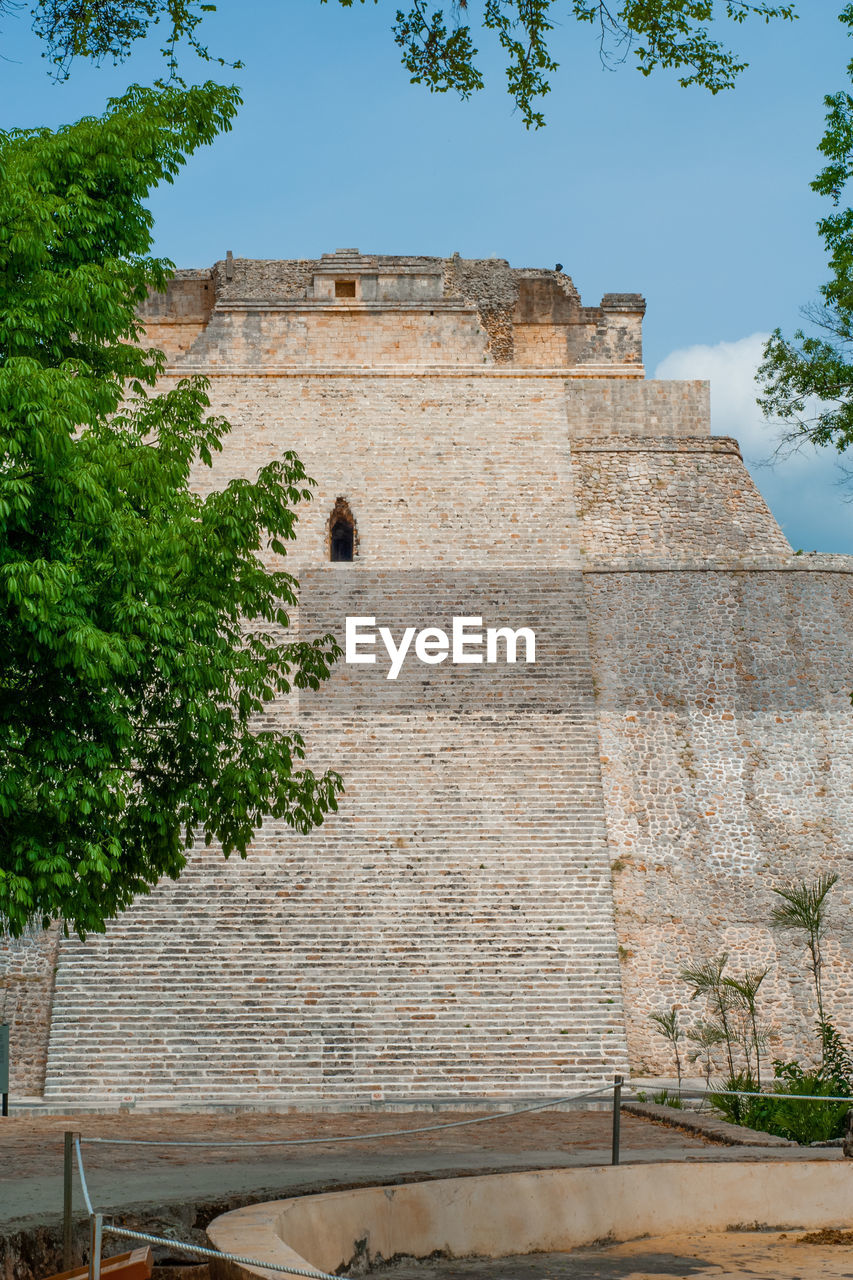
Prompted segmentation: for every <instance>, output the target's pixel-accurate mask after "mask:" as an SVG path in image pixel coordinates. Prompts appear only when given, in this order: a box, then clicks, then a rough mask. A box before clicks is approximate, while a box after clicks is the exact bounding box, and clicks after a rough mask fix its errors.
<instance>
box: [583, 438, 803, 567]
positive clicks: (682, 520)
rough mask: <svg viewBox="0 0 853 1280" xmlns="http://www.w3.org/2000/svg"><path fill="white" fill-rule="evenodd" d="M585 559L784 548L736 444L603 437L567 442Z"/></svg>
mask: <svg viewBox="0 0 853 1280" xmlns="http://www.w3.org/2000/svg"><path fill="white" fill-rule="evenodd" d="M572 455H573V458H574V461H575V468H576V484H577V491H578V494H579V501H578V515H579V516H580V520H581V528H582V533H581V538H582V546H583V552H584V555H585V556H586V557H587V561H588V562H589V561H590V560H593V559H594V560H601V561H604V562H605V563H606V564H607V565H609V566H610V567H614V568H615V567H616V566H618V565H624V566H630V565H632V564H634V563H636V562H637V561H638V560H643V561H649V560H652V561H656V562H658V563H660V564H665V565H669V566H675V565H679V564H695V563H697V561H698V562H701V561H702V560H704V559H707V558H711V559H713V560H714V561H715V562H716V563H719V562H721V561H724V562H726V563H728V564H737V563H739V562H741V561H743V560H746V561H748V562H749V563H753V564H754V563H755V562H756V560H757V559H765V560H767V561H772V560H773V558H774V557H775V558H776V560H777V561H786V560H788V558H789V557H790V554H791V549H790V547H789V545H788V542H787V539H786V538H785V536H784V534H783V533H782V531H781V529H780V528H779V526H778V524H777V523H776V521H775V520H774V518H773V516H772V515H771V514H770V512H769V510H768V509H767V506H766V504H765V502H764V500H763V498H762V497H761V494H760V493H759V492H758V490H757V489H756V487H755V485H754V483H753V481H752V478H751V476H750V475H749V472H748V471H747V470H746V468H745V467H744V465H743V462H742V460H741V456H740V450H739V449H738V447H737V444H736V443H735V441H734V440H726V439H722V438H714V439H711V438H710V437H707V438H705V439H704V440H703V439H690V438H687V439H677V438H673V437H670V438H663V439H636V438H633V439H632V438H628V439H626V438H625V437H619V436H609V437H608V436H601V437H599V439H598V440H597V441H595V442H593V441H592V440H591V439H587V440H583V441H581V442H579V443H577V444H575V445H574V447H573V450H572Z"/></svg>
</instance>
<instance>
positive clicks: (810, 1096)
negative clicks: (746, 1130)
mask: <svg viewBox="0 0 853 1280" xmlns="http://www.w3.org/2000/svg"><path fill="white" fill-rule="evenodd" d="M681 1096H682V1097H683V1098H690V1099H696V1098H698V1099H700V1100H701V1101H703V1102H704V1101H705V1099H706V1098H713V1097H722V1098H770V1099H772V1100H773V1101H776V1100H777V1099H790V1100H791V1101H793V1102H846V1103H847V1104H848V1106H851V1107H853V1098H851V1097H847V1098H836V1097H829V1096H828V1095H827V1094H824V1093H766V1092H764V1091H762V1092H760V1093H748V1092H747V1091H746V1090H744V1089H709V1090H708V1091H707V1092H706V1093H688V1092H687V1091H686V1090H682V1093H681Z"/></svg>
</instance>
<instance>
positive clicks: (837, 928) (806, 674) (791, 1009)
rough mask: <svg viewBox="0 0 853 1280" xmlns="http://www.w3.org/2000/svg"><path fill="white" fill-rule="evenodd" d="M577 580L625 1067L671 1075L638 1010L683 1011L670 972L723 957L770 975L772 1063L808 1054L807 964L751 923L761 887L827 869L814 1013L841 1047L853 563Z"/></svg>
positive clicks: (847, 934) (762, 897) (759, 915)
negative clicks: (594, 715)
mask: <svg viewBox="0 0 853 1280" xmlns="http://www.w3.org/2000/svg"><path fill="white" fill-rule="evenodd" d="M827 562H829V565H830V566H832V567H831V568H828V567H827ZM821 564H823V567H822V568H821V567H820V566H821ZM586 583H587V599H588V602H589V619H590V632H591V637H592V640H591V644H592V654H593V671H594V678H595V682H596V690H597V697H598V715H599V731H600V736H601V760H602V773H603V779H604V793H605V806H606V812H607V825H608V840H609V847H610V855H611V859H612V869H613V881H614V886H615V889H614V892H615V899H616V911H617V925H618V932H619V941H620V956H621V960H622V979H623V986H624V991H625V1001H626V1009H627V1011H628V1013H627V1017H628V1043H629V1054H630V1057H631V1061H632V1066H633V1067H634V1069H635V1070H637V1069H642V1068H649V1069H653V1070H659V1071H664V1070H666V1071H670V1070H671V1069H672V1068H671V1061H670V1058H669V1057H668V1055H667V1053H666V1050H665V1047H664V1045H663V1042H662V1041H661V1040H660V1038H659V1037H657V1036H655V1035H653V1034H652V1033H651V1028H650V1024H649V1022H648V1014H649V1012H651V1011H653V1010H655V1009H661V1008H668V1007H669V1006H670V1005H671V1004H673V1003H675V1004H677V1005H679V1006H680V1007H681V1008H682V1009H683V1010H684V1012H685V1015H687V1016H689V1015H690V1013H691V1012H692V1010H691V1008H690V1007H688V1000H687V997H688V995H689V992H688V990H687V988H686V987H685V986H684V984H683V983H681V982H679V980H678V974H679V971H680V969H681V967H682V966H683V965H685V964H687V963H689V962H691V961H693V960H702V959H707V958H710V957H711V956H713V955H716V954H718V953H719V952H721V951H728V952H729V953H730V956H731V966H732V971H733V972H735V973H738V972H742V971H743V968H744V967H745V966H751V967H756V966H760V967H764V966H766V965H771V966H772V973H771V977H770V978H768V979H767V981H766V982H765V985H764V987H763V988H762V1001H761V1007H762V1008H763V1010H764V1012H765V1015H766V1017H767V1020H768V1021H769V1022H770V1023H771V1025H772V1026H773V1027H774V1028H775V1030H776V1032H777V1033H778V1038H777V1039H775V1040H774V1041H772V1042H771V1046H770V1049H771V1054H772V1056H777V1057H786V1056H790V1055H792V1054H793V1053H794V1052H795V1051H800V1050H802V1047H803V1046H804V1045H806V1044H808V1043H809V1042H812V1041H813V1034H812V1032H813V1022H814V1017H815V1011H814V1007H813V999H812V995H811V984H810V981H809V980H808V975H807V972H806V969H805V960H804V956H803V953H802V950H801V949H799V948H798V947H797V945H796V944H795V943H794V942H793V941H792V939H791V937H790V935H788V936H786V935H778V934H775V933H773V932H772V931H771V930H770V929H769V928H768V917H769V914H770V910H771V907H772V903H773V897H772V894H771V892H770V889H771V886H772V885H779V884H784V883H785V882H786V881H788V880H790V879H791V878H794V879H800V878H807V879H811V878H814V877H815V876H817V875H818V874H819V873H820V872H822V871H826V870H836V871H838V872H839V874H840V875H841V883H840V884H839V885H838V886H837V887H836V889H835V890H834V891H833V896H832V919H833V927H832V932H831V937H830V939H829V941H828V943H827V948H826V950H827V971H826V974H825V983H826V990H827V1006H828V1011H829V1013H830V1016H831V1018H832V1019H833V1020H834V1021H836V1022H837V1025H838V1027H839V1029H840V1030H841V1031H842V1033H843V1034H844V1035H845V1036H846V1037H847V1038H848V1040H849V1039H850V1038H851V1037H853V930H851V925H850V921H851V905H853V875H851V844H850V832H851V824H853V746H851V743H853V735H851V714H853V713H851V705H850V690H851V688H853V666H851V635H853V562H851V561H850V560H846V559H844V558H843V557H823V558H821V559H820V560H819V562H818V566H817V567H815V568H810V567H809V565H808V564H807V563H802V562H800V561H799V558H797V559H794V560H793V561H792V562H789V567H787V568H786V569H778V570H775V571H762V570H754V571H743V572H733V571H731V570H730V569H729V568H728V566H727V565H726V564H725V563H722V564H719V565H708V566H705V567H704V568H703V569H696V570H693V571H689V570H686V571H681V572H679V571H668V570H666V569H664V568H662V567H661V566H660V565H650V566H649V568H648V570H644V569H643V568H642V567H641V566H640V565H637V566H635V569H634V571H633V572H600V573H590V574H588V575H587V576H586Z"/></svg>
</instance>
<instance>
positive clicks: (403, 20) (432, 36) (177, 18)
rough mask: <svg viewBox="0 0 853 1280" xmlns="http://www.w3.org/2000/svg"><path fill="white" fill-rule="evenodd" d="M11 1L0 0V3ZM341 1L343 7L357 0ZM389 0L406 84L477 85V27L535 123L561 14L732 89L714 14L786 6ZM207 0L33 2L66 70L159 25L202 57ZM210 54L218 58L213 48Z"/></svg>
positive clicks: (692, 0)
mask: <svg viewBox="0 0 853 1280" xmlns="http://www.w3.org/2000/svg"><path fill="white" fill-rule="evenodd" d="M16 2H17V0H0V12H2V11H3V9H4V8H5V9H9V8H11V7H13V5H14V4H15V3H16ZM321 2H322V3H326V2H327V0H321ZM338 2H339V3H340V4H341V5H343V6H344V7H345V8H352V7H353V6H354V5H355V3H356V0H338ZM357 2H358V3H360V4H365V3H366V2H367V0H357ZM373 2H374V4H379V3H380V0H373ZM396 3H397V0H395V16H394V19H393V21H392V23H391V29H392V31H393V35H394V39H395V40H396V43H397V44H398V46H399V47H400V50H401V52H402V60H403V65H404V66H405V68H406V69H407V71H408V72H409V73H410V75H411V78H412V81H413V82H414V83H417V84H424V85H426V86H427V87H428V88H429V89H430V90H432V91H433V92H436V93H445V92H447V91H448V90H454V91H455V92H457V93H459V94H461V95H462V97H468V96H469V95H470V94H471V93H473V92H475V91H476V90H477V89H481V88H482V87H483V83H484V81H483V74H482V72H481V71H480V69H479V67H478V66H477V62H476V58H477V54H478V50H477V48H476V46H475V35H474V30H475V29H476V28H479V29H480V31H481V32H482V33H484V34H485V35H486V36H487V38H497V40H498V41H499V43H500V45H501V48H502V51H503V56H504V59H505V64H506V77H507V90H508V92H509V94H510V97H511V98H512V100H513V102H514V103H515V104H516V106H517V107H518V109H519V111H520V112H521V116H522V119H523V120H524V123H525V124H526V125H527V126H528V127H530V126H531V125H532V126H535V127H538V126H539V125H542V124H544V116H543V114H542V112H541V110H539V109H538V108H537V104H538V102H539V101H540V99H541V98H542V97H543V96H544V95H545V94H546V93H548V91H549V89H550V81H549V79H548V76H549V75H550V74H551V73H553V72H554V71H556V70H557V69H558V64H557V62H556V61H555V59H554V56H553V53H552V50H551V45H550V40H551V33H552V32H553V30H554V28H555V26H557V25H558V24H562V23H563V22H564V21H565V19H566V18H574V19H576V20H577V21H579V22H582V23H584V24H587V25H589V26H591V27H592V28H594V30H595V32H596V34H597V38H598V46H599V50H600V54H601V57H602V59H603V60H604V61H605V62H606V63H608V64H612V63H614V62H617V61H624V60H625V59H626V58H627V57H629V56H633V57H634V58H635V59H636V65H637V67H638V68H639V70H640V71H641V72H642V73H643V75H650V74H651V72H652V71H654V70H656V69H657V68H663V69H671V70H675V71H676V72H678V79H679V83H680V84H682V85H693V84H697V85H703V86H704V87H705V88H706V89H709V90H710V91H711V93H717V92H719V90H721V89H729V88H731V87H732V85H733V84H734V82H735V80H736V78H737V76H738V74H739V73H740V72H741V71H743V69H744V68H745V66H746V65H747V64H746V63H745V62H742V61H738V58H737V55H736V54H735V53H734V52H733V51H732V50H731V49H730V48H728V47H727V45H726V44H725V43H724V42H723V41H721V40H719V39H717V38H716V36H715V35H713V34H712V31H711V28H712V26H713V25H714V23H716V22H717V21H718V20H720V19H723V18H725V19H728V20H730V21H731V22H733V23H735V24H739V23H742V22H744V21H746V19H747V18H749V17H757V18H760V19H762V20H763V21H764V22H770V21H772V20H774V19H776V18H782V19H791V18H793V17H794V16H795V14H794V5H793V3H788V2H786V0H783V2H782V3H768V2H767V0H755V2H750V0H617V3H616V4H613V5H608V4H607V3H606V0H483V2H482V4H481V5H480V6H479V7H478V13H477V17H476V19H475V20H474V22H473V24H472V21H471V17H470V14H469V6H468V3H467V0H455V3H451V6H450V13H449V15H448V14H446V13H445V10H444V9H443V8H440V7H436V6H435V5H434V4H433V3H432V2H431V0H409V7H408V8H407V9H405V10H403V9H398V8H396ZM215 7H216V6H215V5H212V4H207V3H203V2H202V0H37V3H36V4H35V7H34V9H33V11H32V12H33V24H34V29H35V30H36V32H37V34H38V35H40V36H41V37H42V38H43V39H44V40H45V41H46V48H47V56H48V57H49V58H50V59H51V60H52V62H53V63H54V65H55V67H56V68H57V69H58V71H59V73H60V74H61V75H64V74H67V71H68V68H69V66H70V64H71V62H72V60H73V59H74V58H75V57H88V58H93V59H95V60H96V61H99V60H101V59H104V58H111V59H113V60H114V61H122V60H123V59H124V58H126V57H127V56H128V54H129V52H130V49H131V45H132V44H133V43H134V41H136V40H137V39H139V38H140V37H142V36H145V35H146V34H147V33H148V31H149V29H150V28H151V27H152V26H156V25H158V24H162V27H161V29H162V30H163V31H164V33H165V46H164V53H165V54H166V56H167V57H168V59H169V62H170V64H171V66H172V67H173V68H174V67H175V65H176V49H177V47H178V45H179V43H180V42H181V41H182V40H186V41H187V42H188V43H189V44H190V45H191V46H192V48H194V49H195V51H196V53H198V54H200V55H201V56H202V57H203V58H206V59H208V58H210V54H209V52H208V49H207V46H206V45H204V44H203V43H202V42H201V39H200V35H199V30H198V28H199V25H200V24H201V22H202V20H203V17H204V14H205V13H209V12H212V11H213V10H214V9H215ZM215 60H216V61H218V62H220V63H222V64H223V65H226V64H224V60H223V59H221V58H217V59H215ZM230 65H234V66H239V65H240V64H239V63H233V64H230Z"/></svg>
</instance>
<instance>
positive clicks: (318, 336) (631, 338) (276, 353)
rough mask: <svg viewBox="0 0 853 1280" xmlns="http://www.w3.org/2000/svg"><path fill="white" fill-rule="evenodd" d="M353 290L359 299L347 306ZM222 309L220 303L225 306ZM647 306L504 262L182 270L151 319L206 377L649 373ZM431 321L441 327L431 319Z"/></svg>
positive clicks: (241, 263) (365, 257) (239, 264)
mask: <svg viewBox="0 0 853 1280" xmlns="http://www.w3.org/2000/svg"><path fill="white" fill-rule="evenodd" d="M336 281H338V282H346V285H347V296H346V297H344V296H341V297H337V296H336V291H337V285H336ZM214 304H215V305H214ZM644 311H645V303H644V301H643V299H642V298H641V297H640V296H639V295H638V294H605V296H604V297H603V298H602V301H601V306H599V307H584V306H582V305H581V301H580V297H579V295H578V292H577V290H576V289H575V286H574V284H573V283H572V281H571V279H570V278H569V277H568V276H567V275H564V274H563V273H562V272H561V271H547V270H544V269H542V270H535V269H532V268H522V269H514V268H512V267H510V266H509V264H508V263H507V262H506V261H504V260H503V259H501V258H486V259H472V258H461V257H460V256H459V254H454V255H453V256H452V257H451V258H418V257H385V256H382V255H378V254H362V253H359V252H358V250H357V249H339V250H336V252H335V253H330V254H324V255H323V257H322V258H319V259H315V260H307V259H301V260H292V261H277V260H253V259H247V258H233V257H228V258H227V259H225V260H224V261H220V262H217V263H216V264H215V266H214V267H212V268H210V269H209V270H206V271H204V270H203V271H182V272H179V273H178V274H177V275H176V277H175V279H174V280H172V281H171V283H170V284H169V287H168V289H167V292H166V293H165V294H162V295H152V297H151V298H149V300H148V302H147V303H146V305H145V307H143V309H142V315H143V317H144V319H145V320H146V322H147V324H148V326H149V329H150V336H151V341H152V342H156V343H157V344H158V345H160V346H161V348H162V349H163V350H164V351H166V352H167V354H168V355H169V356H170V357H171V358H173V359H176V360H183V359H184V358H185V357H186V358H187V360H188V362H189V363H192V364H199V365H201V366H206V365H211V364H212V365H217V364H222V363H230V364H232V365H233V364H238V365H256V364H266V365H276V364H284V365H289V364H300V365H302V366H311V365H330V364H332V365H334V364H342V365H362V366H364V367H372V368H376V367H377V366H383V365H386V366H387V365H396V364H420V365H446V364H472V365H475V366H476V365H480V364H482V363H484V362H485V363H487V364H494V365H518V366H522V367H553V368H559V367H568V366H584V365H589V366H590V368H595V367H599V368H600V367H604V366H607V365H614V366H624V368H626V369H630V368H634V369H636V372H637V374H638V375H640V374H642V332H641V330H642V317H643V312H644ZM428 317H429V318H428Z"/></svg>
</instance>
